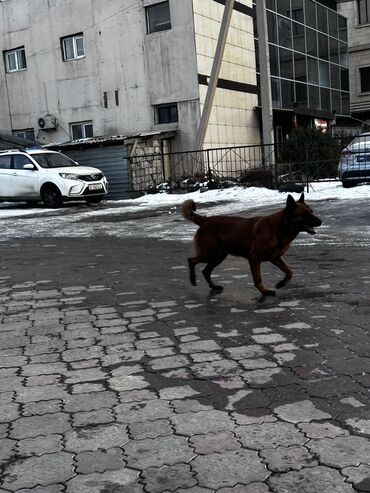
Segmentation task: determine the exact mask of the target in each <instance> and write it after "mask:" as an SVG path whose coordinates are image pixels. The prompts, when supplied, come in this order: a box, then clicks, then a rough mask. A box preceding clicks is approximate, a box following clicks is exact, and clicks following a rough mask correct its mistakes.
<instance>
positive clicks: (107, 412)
mask: <svg viewBox="0 0 370 493" xmlns="http://www.w3.org/2000/svg"><path fill="white" fill-rule="evenodd" d="M72 419H73V425H74V426H90V425H95V424H102V423H111V422H112V421H114V416H113V411H112V410H111V409H104V408H103V409H97V410H93V411H84V412H81V413H75V414H73V415H72Z"/></svg>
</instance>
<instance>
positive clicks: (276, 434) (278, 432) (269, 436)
mask: <svg viewBox="0 0 370 493" xmlns="http://www.w3.org/2000/svg"><path fill="white" fill-rule="evenodd" d="M234 433H235V434H236V436H237V437H239V438H240V440H241V442H242V444H243V445H244V446H245V447H248V448H252V449H257V450H263V449H265V448H268V447H269V448H272V447H273V448H275V447H289V446H290V445H303V444H304V443H305V442H306V441H307V439H306V437H305V436H304V435H303V434H302V433H300V432H299V431H298V430H297V428H296V427H295V426H294V425H293V424H291V423H282V422H278V421H277V422H275V423H263V424H254V425H249V426H239V427H237V428H236V429H235V430H234Z"/></svg>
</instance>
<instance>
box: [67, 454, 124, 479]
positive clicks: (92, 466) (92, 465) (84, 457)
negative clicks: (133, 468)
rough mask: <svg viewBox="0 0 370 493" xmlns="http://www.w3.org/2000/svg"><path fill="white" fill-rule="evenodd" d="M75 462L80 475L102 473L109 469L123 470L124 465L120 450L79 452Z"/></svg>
mask: <svg viewBox="0 0 370 493" xmlns="http://www.w3.org/2000/svg"><path fill="white" fill-rule="evenodd" d="M75 460H76V462H77V472H78V473H81V474H91V473H96V472H104V471H107V470H109V469H123V468H124V467H125V464H126V463H125V461H124V460H123V453H122V450H121V449H119V448H111V449H108V450H105V451H102V450H96V451H94V452H81V453H79V454H77V456H76V458H75Z"/></svg>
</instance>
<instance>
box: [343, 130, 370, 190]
mask: <svg viewBox="0 0 370 493" xmlns="http://www.w3.org/2000/svg"><path fill="white" fill-rule="evenodd" d="M338 176H339V179H340V180H341V182H342V183H343V187H345V188H348V187H354V186H356V185H358V184H359V183H366V182H369V183H370V132H367V133H364V134H361V135H358V136H357V137H356V138H355V139H354V140H353V141H352V142H351V143H350V144H349V145H348V146H347V147H345V148H344V149H343V150H342V152H341V154H340V160H339V166H338Z"/></svg>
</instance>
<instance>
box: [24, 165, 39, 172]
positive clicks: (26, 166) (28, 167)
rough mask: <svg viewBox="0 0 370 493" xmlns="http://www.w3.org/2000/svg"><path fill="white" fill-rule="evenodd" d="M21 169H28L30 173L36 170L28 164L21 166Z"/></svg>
mask: <svg viewBox="0 0 370 493" xmlns="http://www.w3.org/2000/svg"><path fill="white" fill-rule="evenodd" d="M23 169H30V170H31V171H34V170H35V169H36V168H35V166H34V165H33V164H31V163H29V164H25V165H24V166H23Z"/></svg>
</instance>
